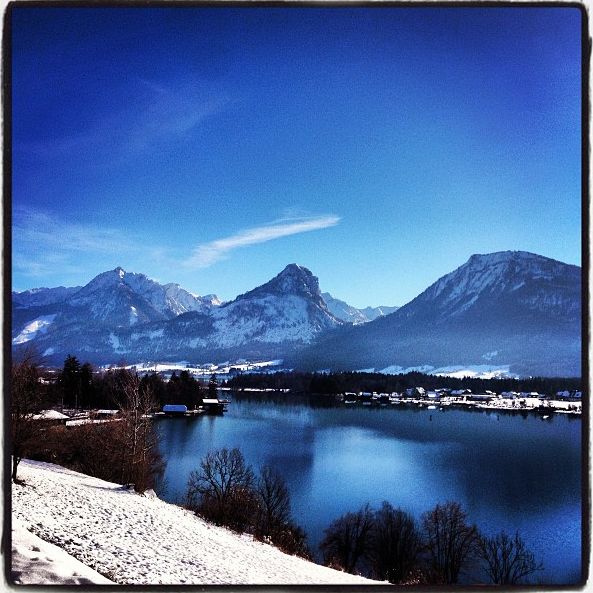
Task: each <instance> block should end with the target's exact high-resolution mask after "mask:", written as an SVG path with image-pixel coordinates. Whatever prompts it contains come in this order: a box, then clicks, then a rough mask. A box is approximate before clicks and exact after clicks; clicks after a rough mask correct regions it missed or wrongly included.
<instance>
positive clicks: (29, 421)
mask: <svg viewBox="0 0 593 593" xmlns="http://www.w3.org/2000/svg"><path fill="white" fill-rule="evenodd" d="M37 366H38V362H37V357H36V355H35V354H34V353H31V352H27V353H25V354H24V355H23V357H22V359H21V360H20V361H18V362H13V364H12V369H11V385H10V420H11V422H10V424H11V437H12V481H13V482H18V479H17V471H18V465H19V463H20V461H21V459H22V458H23V457H25V456H26V455H27V452H28V451H29V449H30V447H31V446H32V445H34V444H35V441H36V440H37V437H38V436H39V433H40V432H41V430H42V429H41V424H40V422H38V421H37V420H35V419H34V416H35V414H37V413H38V412H40V411H41V407H42V399H43V397H42V392H41V389H40V385H39V375H38V370H37Z"/></svg>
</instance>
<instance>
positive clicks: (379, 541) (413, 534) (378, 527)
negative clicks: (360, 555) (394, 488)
mask: <svg viewBox="0 0 593 593" xmlns="http://www.w3.org/2000/svg"><path fill="white" fill-rule="evenodd" d="M420 549H421V536H420V532H419V531H418V528H417V526H416V522H415V521H414V518H413V517H412V516H411V515H410V514H408V513H406V512H405V511H402V510H401V509H394V508H393V506H392V505H391V504H389V503H388V502H384V503H383V505H382V507H381V508H380V509H379V510H378V511H376V512H375V517H374V523H373V529H372V531H371V538H370V544H369V552H368V556H369V560H370V562H371V566H372V569H373V572H374V576H375V577H376V578H378V579H379V580H387V581H389V582H390V583H404V582H405V581H406V579H408V578H409V577H410V575H411V573H412V571H413V570H414V569H415V568H416V566H417V563H418V556H419V553H420Z"/></svg>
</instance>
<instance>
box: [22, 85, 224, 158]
mask: <svg viewBox="0 0 593 593" xmlns="http://www.w3.org/2000/svg"><path fill="white" fill-rule="evenodd" d="M128 89H129V97H128V96H126V100H125V101H124V100H122V106H121V108H120V109H119V110H115V111H114V112H112V113H110V114H108V115H104V116H103V117H101V118H100V119H98V120H96V119H94V118H92V119H87V120H85V122H84V123H81V124H80V126H79V129H77V131H76V133H74V134H64V135H62V136H55V137H53V138H49V139H47V138H44V139H35V138H29V139H26V140H25V139H20V138H16V139H15V149H16V150H17V151H24V152H26V153H29V154H32V155H35V156H37V157H41V158H49V159H51V158H54V157H55V156H59V157H62V158H63V157H64V156H67V157H71V155H72V153H73V152H75V153H89V152H90V153H92V155H93V157H94V158H97V156H104V157H108V158H109V159H110V161H113V160H114V159H118V158H119V159H125V158H127V157H129V156H130V155H134V154H138V153H140V154H141V153H142V152H143V151H145V150H148V149H151V148H154V147H155V146H158V147H159V148H162V147H163V146H164V145H166V144H167V143H174V142H177V141H178V140H179V139H182V138H183V137H185V136H186V135H187V134H189V133H191V132H192V130H194V129H195V128H196V127H198V126H199V125H200V124H202V122H203V121H204V120H205V119H207V118H209V117H212V116H214V115H216V114H218V113H220V112H223V111H224V110H225V109H226V108H227V107H228V106H229V105H231V104H232V103H233V100H231V98H230V97H229V95H228V94H227V93H226V92H224V91H223V90H221V89H219V88H217V87H216V86H214V85H212V84H211V83H209V82H204V81H201V80H182V81H169V82H167V83H166V84H165V83H157V82H154V81H149V80H145V79H133V80H130V81H129V83H128Z"/></svg>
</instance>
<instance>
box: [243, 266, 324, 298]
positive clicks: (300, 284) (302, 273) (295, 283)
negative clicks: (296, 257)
mask: <svg viewBox="0 0 593 593" xmlns="http://www.w3.org/2000/svg"><path fill="white" fill-rule="evenodd" d="M265 295H274V296H283V295H295V296H300V297H304V298H308V299H313V300H314V301H316V302H317V301H319V302H321V303H323V299H322V298H321V291H320V290H319V280H318V278H317V277H316V276H314V275H313V274H312V273H311V271H310V270H308V269H307V268H305V267H303V266H299V265H298V264H289V265H287V266H286V267H285V268H284V270H282V272H280V274H278V275H277V276H275V277H274V278H272V279H271V280H270V281H269V282H266V283H265V284H262V285H261V286H258V287H257V288H255V289H253V290H251V291H249V292H246V293H245V294H243V295H241V296H240V297H238V299H245V298H252V297H255V296H265ZM323 305H324V306H325V303H323Z"/></svg>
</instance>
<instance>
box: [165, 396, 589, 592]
mask: <svg viewBox="0 0 593 593" xmlns="http://www.w3.org/2000/svg"><path fill="white" fill-rule="evenodd" d="M231 398H232V403H231V404H230V406H229V410H228V412H227V413H225V415H224V416H201V417H198V418H196V419H185V418H179V419H177V418H172V419H163V420H159V421H158V423H157V424H156V425H157V427H158V430H159V431H160V434H161V444H160V447H161V452H162V454H163V456H164V458H165V460H166V462H167V467H166V470H165V474H164V476H163V480H162V483H161V484H160V485H159V487H158V489H157V493H158V494H159V496H160V497H161V498H163V499H164V500H167V501H170V502H180V501H181V500H182V499H183V495H184V492H185V487H186V484H187V478H188V476H189V473H190V472H191V471H192V470H193V469H196V468H198V467H199V462H200V459H201V458H202V457H203V456H204V455H205V454H206V453H207V452H208V451H209V450H212V449H218V448H222V447H228V448H231V447H239V448H240V449H241V451H242V453H243V455H244V456H245V458H246V460H247V462H248V463H250V464H251V465H253V467H254V469H255V470H257V469H259V467H260V466H261V465H263V464H270V465H272V466H274V467H276V468H277V469H278V470H279V471H280V472H281V473H282V474H283V476H284V478H285V479H286V482H287V484H288V487H289V490H290V494H291V501H292V510H293V516H294V518H295V520H296V522H297V523H298V524H299V525H301V527H303V528H304V529H305V531H306V532H307V534H308V541H309V544H310V546H311V548H312V549H313V550H314V551H315V552H317V546H318V544H319V541H320V540H321V539H322V538H323V530H324V529H325V528H326V527H327V526H328V525H329V524H330V523H331V522H332V521H333V520H334V519H336V518H337V517H339V516H340V515H342V514H343V513H346V512H348V511H356V510H358V509H359V508H360V507H361V506H363V505H364V504H365V503H367V502H369V503H370V504H371V506H373V507H374V508H378V507H379V505H380V504H381V502H382V501H384V500H387V501H389V502H390V503H392V504H393V505H394V506H396V507H397V506H399V507H401V508H403V509H404V510H406V511H409V512H410V513H412V514H413V515H414V516H415V517H416V518H417V519H419V518H420V516H421V515H422V513H423V512H424V511H427V510H430V509H432V508H433V507H434V506H435V505H436V504H437V503H442V502H446V501H448V500H452V501H457V502H459V503H461V505H462V506H463V508H464V509H465V510H466V512H467V514H468V518H469V520H470V521H471V522H475V523H476V524H477V526H478V527H479V528H480V529H481V530H482V531H483V532H484V533H488V534H494V533H496V532H498V531H500V530H501V529H505V530H506V531H507V532H510V533H514V532H515V531H516V530H519V532H520V534H521V535H522V537H523V538H524V539H525V540H526V542H527V543H528V546H529V547H530V548H531V550H532V551H533V552H534V553H535V555H536V558H537V559H538V560H539V559H541V560H542V561H543V564H544V567H545V571H544V572H543V573H537V575H536V577H535V578H536V579H537V581H539V582H546V583H574V582H578V581H580V578H581V512H582V508H581V499H582V492H581V456H582V452H581V426H582V423H581V419H580V418H579V417H570V416H567V415H562V414H556V415H554V414H552V415H551V416H550V417H549V418H547V419H543V418H542V416H540V415H536V414H526V413H524V414H523V415H521V414H511V413H501V412H495V411H490V410H489V411H477V410H456V409H444V410H442V411H441V410H438V409H436V410H428V409H426V408H417V407H407V406H406V407H403V406H398V407H393V406H392V407H389V408H380V407H378V408H371V407H343V406H341V407H340V406H329V407H328V406H323V405H318V400H314V399H311V398H307V397H305V396H294V395H285V394H274V395H269V394H261V395H260V394H240V393H235V394H231Z"/></svg>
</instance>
